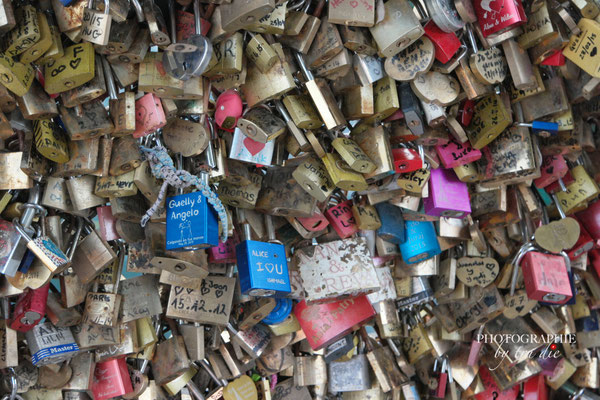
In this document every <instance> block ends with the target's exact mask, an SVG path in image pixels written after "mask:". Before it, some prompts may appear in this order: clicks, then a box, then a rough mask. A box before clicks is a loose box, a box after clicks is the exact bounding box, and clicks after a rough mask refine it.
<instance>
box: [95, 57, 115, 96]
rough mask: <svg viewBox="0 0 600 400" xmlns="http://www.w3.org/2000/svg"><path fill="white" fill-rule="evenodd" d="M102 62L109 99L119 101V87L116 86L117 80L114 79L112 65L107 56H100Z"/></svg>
mask: <svg viewBox="0 0 600 400" xmlns="http://www.w3.org/2000/svg"><path fill="white" fill-rule="evenodd" d="M99 57H100V60H102V70H103V72H104V80H105V81H106V90H107V91H108V97H110V99H111V100H117V86H116V85H115V78H114V77H113V74H112V70H111V69H110V63H109V62H108V60H107V59H106V56H104V55H99Z"/></svg>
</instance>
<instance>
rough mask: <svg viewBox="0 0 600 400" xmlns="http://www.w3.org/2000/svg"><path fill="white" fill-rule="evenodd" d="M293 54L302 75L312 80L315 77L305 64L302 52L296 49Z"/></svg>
mask: <svg viewBox="0 0 600 400" xmlns="http://www.w3.org/2000/svg"><path fill="white" fill-rule="evenodd" d="M294 56H295V57H296V61H298V66H299V67H300V70H301V71H302V73H303V74H304V77H305V78H306V80H308V81H312V80H314V79H315V77H314V76H313V74H312V72H310V70H309V69H308V67H307V66H306V61H304V55H303V54H302V53H300V52H299V51H296V52H295V53H294Z"/></svg>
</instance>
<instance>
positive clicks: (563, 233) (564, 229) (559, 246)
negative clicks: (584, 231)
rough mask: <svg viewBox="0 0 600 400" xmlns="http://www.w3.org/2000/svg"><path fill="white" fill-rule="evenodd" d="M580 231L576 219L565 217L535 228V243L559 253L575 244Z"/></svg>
mask: <svg viewBox="0 0 600 400" xmlns="http://www.w3.org/2000/svg"><path fill="white" fill-rule="evenodd" d="M580 233H581V228H580V227H579V223H578V222H577V220H575V219H574V218H571V217H567V218H563V219H560V220H558V221H553V222H550V223H549V224H547V225H542V226H540V227H539V228H537V229H536V231H535V243H536V244H537V245H538V246H540V247H541V248H543V249H544V250H546V251H549V252H551V253H560V252H561V251H563V250H566V249H570V248H571V247H573V246H575V243H577V240H578V239H579V234H580Z"/></svg>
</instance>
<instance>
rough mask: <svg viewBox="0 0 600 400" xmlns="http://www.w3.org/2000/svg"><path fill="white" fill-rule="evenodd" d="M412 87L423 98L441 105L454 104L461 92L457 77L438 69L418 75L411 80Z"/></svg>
mask: <svg viewBox="0 0 600 400" xmlns="http://www.w3.org/2000/svg"><path fill="white" fill-rule="evenodd" d="M410 87H411V88H412V90H413V92H415V94H416V95H417V97H419V98H420V99H421V100H423V101H426V102H429V103H435V104H437V105H439V106H448V105H450V104H452V103H453V102H455V101H456V99H457V98H458V94H459V93H460V85H459V83H458V81H457V80H456V79H455V78H453V77H452V76H450V75H444V74H442V73H441V72H437V71H429V72H427V73H426V74H422V75H419V76H417V77H416V79H415V80H413V81H411V82H410Z"/></svg>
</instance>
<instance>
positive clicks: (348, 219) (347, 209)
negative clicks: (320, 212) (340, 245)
mask: <svg viewBox="0 0 600 400" xmlns="http://www.w3.org/2000/svg"><path fill="white" fill-rule="evenodd" d="M325 218H327V220H328V221H329V223H330V224H331V226H332V227H333V229H334V230H335V231H336V232H337V234H338V236H339V237H340V238H341V239H345V238H347V237H350V236H352V235H354V234H355V233H356V232H358V225H357V224H356V220H355V219H354V214H352V200H345V201H342V202H341V203H338V204H337V205H335V206H333V207H331V208H329V209H328V210H327V211H325Z"/></svg>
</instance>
